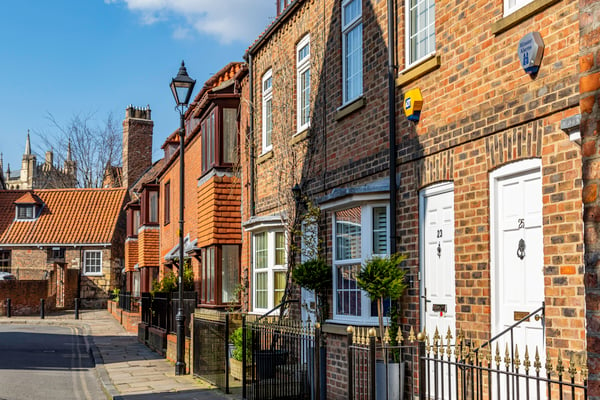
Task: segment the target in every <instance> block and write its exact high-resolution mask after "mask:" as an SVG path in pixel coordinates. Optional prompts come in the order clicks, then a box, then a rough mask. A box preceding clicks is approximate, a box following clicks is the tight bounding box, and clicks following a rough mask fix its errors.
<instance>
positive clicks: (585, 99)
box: [579, 0, 600, 399]
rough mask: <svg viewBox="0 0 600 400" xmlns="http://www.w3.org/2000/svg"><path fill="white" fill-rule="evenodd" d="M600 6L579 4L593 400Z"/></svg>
mask: <svg viewBox="0 0 600 400" xmlns="http://www.w3.org/2000/svg"><path fill="white" fill-rule="evenodd" d="M599 13H600V4H599V3H598V2H596V1H587V0H581V1H579V23H580V26H579V34H580V37H579V46H580V51H579V56H580V57H579V91H580V95H581V96H580V103H579V105H580V109H581V137H582V153H583V157H582V158H583V175H584V186H583V202H584V206H585V207H584V213H583V216H584V224H585V225H584V232H585V234H584V238H585V249H586V254H585V274H586V276H585V277H586V279H585V284H586V303H585V305H586V311H587V315H586V317H587V320H586V322H587V336H586V339H587V351H588V359H589V361H588V365H589V368H590V383H589V394H590V396H591V397H590V398H594V399H598V398H600V362H599V361H600V324H599V323H598V321H599V318H600V301H599V299H600V286H599V283H598V282H599V280H598V276H600V269H599V264H598V257H599V255H600V245H599V243H600V242H599V240H598V239H599V237H600V225H599V224H598V210H599V205H600V198H599V196H598V188H599V182H598V174H597V171H598V161H599V160H600V156H599V153H598V124H599V123H600V104H599V102H598V93H599V89H600V82H599V80H598V76H599V75H600V40H599V38H600V28H599V27H598V24H597V19H598V17H597V16H598V14H599Z"/></svg>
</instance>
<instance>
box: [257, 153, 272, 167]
mask: <svg viewBox="0 0 600 400" xmlns="http://www.w3.org/2000/svg"><path fill="white" fill-rule="evenodd" d="M271 158H273V150H269V151H267V152H266V153H263V154H261V155H260V156H258V158H257V159H256V163H257V164H262V163H264V162H265V161H267V160H270V159H271Z"/></svg>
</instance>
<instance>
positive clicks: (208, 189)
mask: <svg viewBox="0 0 600 400" xmlns="http://www.w3.org/2000/svg"><path fill="white" fill-rule="evenodd" d="M198 218H199V220H198V247H205V246H210V245H212V244H240V243H241V242H240V239H241V214H240V184H239V179H238V178H236V177H233V176H218V175H215V176H213V177H211V178H210V179H209V180H208V181H207V182H205V183H204V184H202V185H201V186H200V187H199V188H198Z"/></svg>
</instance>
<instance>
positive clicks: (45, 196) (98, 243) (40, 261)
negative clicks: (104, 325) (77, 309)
mask: <svg viewBox="0 0 600 400" xmlns="http://www.w3.org/2000/svg"><path fill="white" fill-rule="evenodd" d="M125 196H126V190H125V189H54V190H50V189H46V190H42V189H41V190H6V191H0V205H1V206H0V221H1V222H0V243H1V244H0V259H1V261H0V268H1V269H2V271H6V272H10V273H12V274H14V275H15V276H16V277H17V279H19V280H48V279H51V280H53V281H54V282H51V283H52V285H56V296H57V297H56V307H58V308H63V307H69V308H70V307H73V300H74V298H76V297H77V298H80V299H81V305H82V306H84V307H105V306H106V301H107V299H108V298H109V297H110V291H111V290H112V289H114V288H116V287H119V284H120V279H121V269H122V268H123V256H124V255H123V241H124V233H125V232H124V230H125V226H124V222H125V221H124V215H123V213H121V208H122V207H123V205H124V201H125ZM73 271H75V273H74V272H73ZM73 276H75V277H76V282H75V287H76V289H75V290H73V285H69V284H67V282H66V281H67V280H71V279H70V278H69V279H67V277H73Z"/></svg>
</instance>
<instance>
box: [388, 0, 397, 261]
mask: <svg viewBox="0 0 600 400" xmlns="http://www.w3.org/2000/svg"><path fill="white" fill-rule="evenodd" d="M394 6H395V2H394V0H388V2H387V8H388V10H387V11H388V71H387V72H388V115H389V141H390V143H389V148H390V155H389V157H390V254H394V253H396V251H397V250H396V192H397V188H396V63H395V55H396V46H395V42H394V35H395V31H394V27H395V24H394V21H395V19H396V18H395V13H394Z"/></svg>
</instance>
